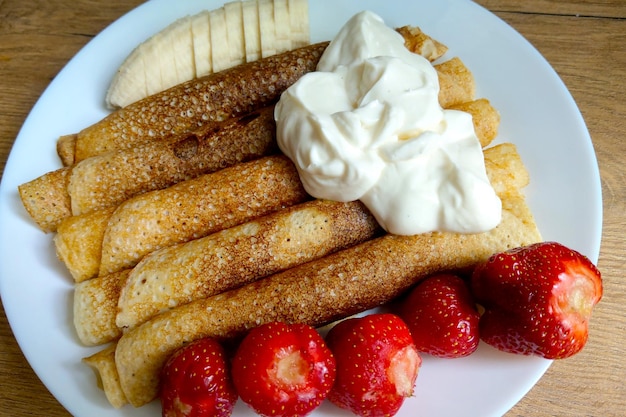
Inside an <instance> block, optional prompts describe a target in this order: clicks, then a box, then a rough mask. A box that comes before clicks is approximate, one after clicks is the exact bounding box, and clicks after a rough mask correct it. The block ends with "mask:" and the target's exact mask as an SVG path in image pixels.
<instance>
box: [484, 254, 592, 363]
mask: <svg viewBox="0 0 626 417" xmlns="http://www.w3.org/2000/svg"><path fill="white" fill-rule="evenodd" d="M472 288H473V291H474V294H475V296H476V298H477V301H478V302H479V303H480V304H482V305H483V306H484V308H485V313H484V314H483V316H482V317H481V319H480V332H481V338H482V339H483V340H485V341H486V342H487V343H489V344H491V345H493V346H495V347H497V348H498V349H501V350H503V351H506V352H514V353H521V354H525V355H539V356H543V357H545V358H548V359H560V358H566V357H568V356H571V355H573V354H575V353H577V352H578V351H580V349H582V347H583V346H584V345H585V343H586V341H587V337H588V321H589V318H590V316H591V310H592V309H593V307H594V306H595V305H596V304H597V303H598V302H599V301H600V298H601V297H602V280H601V278H600V272H599V271H598V269H597V268H596V267H595V266H594V265H593V263H592V262H591V261H590V260H589V259H587V258H586V257H585V256H583V255H581V254H580V253H578V252H576V251H574V250H572V249H569V248H567V247H565V246H563V245H561V244H559V243H555V242H546V243H538V244H534V245H530V246H527V247H523V248H517V249H513V250H510V251H507V252H504V253H501V254H496V255H494V256H492V257H491V258H490V259H489V260H488V261H487V262H486V263H484V264H482V265H480V266H478V267H477V268H476V270H475V272H474V274H473V276H472Z"/></svg>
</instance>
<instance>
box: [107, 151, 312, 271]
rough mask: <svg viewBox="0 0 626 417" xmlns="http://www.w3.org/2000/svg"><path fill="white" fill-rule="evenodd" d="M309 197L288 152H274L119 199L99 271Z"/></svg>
mask: <svg viewBox="0 0 626 417" xmlns="http://www.w3.org/2000/svg"><path fill="white" fill-rule="evenodd" d="M309 198H310V197H309V196H308V195H307V194H306V192H305V191H304V188H303V187H302V184H301V183H300V179H299V177H298V174H297V171H296V169H295V167H294V166H293V164H292V163H291V161H290V160H289V159H288V158H287V157H285V156H282V155H281V156H273V157H266V158H262V159H258V160H255V161H251V162H246V163H242V164H238V165H235V166H233V167H230V168H225V169H223V170H220V171H217V172H214V173H212V174H207V175H203V176H200V177H198V178H195V179H192V180H189V181H184V182H181V183H178V184H176V185H174V186H172V187H169V188H166V189H164V190H158V191H152V192H149V193H145V194H141V195H139V196H137V197H134V198H132V199H130V200H128V201H126V202H124V203H123V204H121V205H120V206H119V207H118V208H117V209H116V210H115V211H114V212H113V214H112V215H111V217H110V218H109V220H108V223H107V227H106V230H105V233H104V237H103V239H102V256H101V262H100V272H99V275H107V274H111V273H113V272H117V271H120V270H122V269H126V268H130V267H133V266H135V265H136V264H137V262H139V260H141V258H142V257H143V256H145V255H147V254H148V253H150V252H153V251H155V250H157V249H160V248H163V247H166V246H170V245H174V244H176V243H183V242H187V241H189V240H193V239H198V238H200V237H204V236H206V235H208V234H210V233H214V232H216V231H218V230H222V229H225V228H228V227H232V226H234V225H237V224H240V223H243V222H245V221H247V220H250V219H253V218H255V217H259V216H262V215H265V214H269V213H271V212H273V211H276V210H278V209H280V208H283V207H285V206H291V205H293V204H297V203H300V202H303V201H305V200H307V199H309Z"/></svg>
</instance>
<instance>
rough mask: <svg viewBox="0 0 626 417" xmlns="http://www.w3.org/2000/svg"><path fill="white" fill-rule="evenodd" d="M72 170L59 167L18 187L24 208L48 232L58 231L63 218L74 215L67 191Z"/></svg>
mask: <svg viewBox="0 0 626 417" xmlns="http://www.w3.org/2000/svg"><path fill="white" fill-rule="evenodd" d="M71 172H72V171H71V170H70V169H69V168H61V169H57V170H56V171H51V172H48V173H46V174H44V175H42V176H41V177H38V178H35V179H34V180H32V181H29V182H26V183H24V184H21V185H19V186H18V187H17V189H18V192H19V194H20V199H21V200H22V204H23V205H24V208H25V209H26V211H27V212H28V214H29V215H30V217H31V218H32V219H33V220H34V221H35V223H37V226H39V228H40V229H41V230H43V231H44V232H46V233H48V232H54V231H56V229H57V227H58V225H59V223H60V222H61V220H62V219H64V218H66V217H68V216H71V215H72V204H71V201H70V196H69V194H68V193H67V186H68V184H69V180H70V174H71Z"/></svg>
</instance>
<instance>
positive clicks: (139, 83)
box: [105, 0, 309, 108]
mask: <svg viewBox="0 0 626 417" xmlns="http://www.w3.org/2000/svg"><path fill="white" fill-rule="evenodd" d="M308 43H309V17H308V0H244V1H231V2H229V3H226V4H224V6H223V7H220V8H218V9H215V10H211V11H208V10H205V11H202V12H200V13H198V14H196V15H193V16H186V17H183V18H181V19H178V20H176V21H175V22H173V23H172V24H171V25H169V26H167V27H166V28H165V29H163V30H162V31H160V32H158V33H157V34H155V35H153V36H152V37H151V38H149V39H147V40H146V41H145V42H143V43H142V44H140V45H139V46H138V47H137V48H135V50H133V51H132V52H131V53H130V55H129V56H128V57H127V58H126V60H124V62H123V63H122V65H121V66H120V67H119V69H118V70H117V72H116V74H115V76H114V77H113V80H112V81H111V85H110V86H109V89H108V91H107V95H106V97H105V99H106V103H107V105H108V106H109V107H110V108H119V107H125V106H127V105H128V104H130V103H133V102H135V101H138V100H140V99H142V98H144V97H146V96H148V95H151V94H155V93H158V92H160V91H163V90H164V89H166V88H169V87H172V86H174V85H176V84H180V83H182V82H185V81H188V80H190V79H193V78H194V77H202V76H205V75H208V74H211V73H213V72H217V71H221V70H223V69H226V68H230V67H232V66H235V65H239V64H242V63H244V62H251V61H256V60H257V59H259V58H263V57H267V56H270V55H274V54H276V53H280V52H284V51H287V50H289V49H293V48H297V47H301V46H305V45H307V44H308Z"/></svg>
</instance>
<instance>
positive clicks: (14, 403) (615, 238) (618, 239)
mask: <svg viewBox="0 0 626 417" xmlns="http://www.w3.org/2000/svg"><path fill="white" fill-rule="evenodd" d="M141 2H142V1H141V0H124V1H122V0H110V1H102V2H98V1H93V0H71V1H70V0H47V1H43V0H27V1H23V0H4V1H0V170H3V169H4V165H5V163H6V159H7V157H8V154H9V151H10V149H11V146H12V144H13V141H14V139H15V137H16V135H17V133H18V131H19V129H20V126H21V125H22V123H23V122H24V119H25V118H26V116H27V114H28V113H29V112H30V110H31V108H32V106H33V105H34V104H35V101H36V100H37V98H38V97H39V95H40V94H41V93H42V92H43V91H44V89H45V88H46V87H47V85H48V84H49V83H50V81H51V79H52V78H53V77H54V76H55V75H56V74H57V73H58V72H59V71H60V70H61V69H62V67H63V66H64V65H65V64H66V63H67V61H68V60H69V59H70V58H71V57H72V56H73V55H74V54H75V53H76V52H77V51H78V50H79V49H80V48H81V47H82V46H83V45H84V44H86V43H87V42H89V41H90V40H91V39H92V38H93V36H95V35H96V34H97V33H98V32H100V31H101V30H102V29H104V28H105V27H106V26H107V25H108V24H109V23H111V22H112V21H113V20H115V19H117V18H118V17H119V16H121V15H122V14H124V13H125V12H127V11H128V10H130V9H131V8H133V7H135V6H136V5H138V4H140V3H141ZM479 3H480V4H481V5H483V6H485V7H486V8H488V9H490V10H491V11H493V12H494V13H495V14H497V15H498V16H500V17H501V18H502V19H504V20H505V21H507V22H508V23H510V24H511V25H512V26H513V27H514V28H515V29H517V30H518V31H519V32H521V33H522V34H523V35H524V36H525V37H526V38H527V39H528V40H529V41H530V42H532V43H533V44H534V45H535V47H537V49H538V50H539V51H540V52H541V53H542V54H543V55H544V56H545V57H546V59H547V60H548V61H549V62H550V63H551V64H552V65H553V67H554V68H555V69H556V71H557V72H558V73H559V75H560V76H561V77H562V79H563V81H564V82H565V84H566V85H567V87H568V88H569V89H570V91H571V93H572V94H573V96H574V99H575V100H576V102H577V104H578V106H579V107H580V109H581V111H582V114H583V116H584V118H585V120H586V122H587V125H588V128H589V131H590V133H591V136H592V138H593V144H594V147H595V150H596V152H597V156H598V160H599V166H600V172H601V177H602V192H603V199H604V228H603V237H602V247H601V252H600V259H599V268H600V270H601V271H602V272H603V277H604V285H605V295H604V299H603V300H602V302H601V303H600V304H599V306H598V307H597V309H596V311H595V314H594V317H593V320H592V322H591V336H590V341H589V343H588V344H587V346H586V347H585V349H584V350H583V351H582V352H581V353H580V354H578V355H576V356H574V357H572V358H570V359H567V360H563V361H559V362H556V363H554V364H553V365H552V366H551V367H550V369H549V370H548V372H547V373H546V374H545V376H544V377H543V378H542V379H541V380H540V381H539V383H538V384H537V385H536V386H535V387H534V388H533V389H532V390H531V391H530V393H528V395H527V396H526V397H525V398H523V399H522V400H521V401H520V402H519V404H517V405H516V406H515V407H514V408H513V409H512V410H511V411H510V412H509V413H508V414H507V416H524V417H529V416H562V417H564V416H572V417H574V416H576V417H580V416H597V417H609V416H623V415H626V361H625V360H624V359H623V356H624V354H626V308H624V306H625V305H626V281H625V280H624V278H623V277H624V269H625V268H626V265H625V263H626V262H625V261H626V256H625V252H624V233H625V231H626V221H625V216H624V213H626V204H625V203H626V169H624V165H625V162H624V160H623V159H624V157H626V140H624V136H626V100H625V98H624V97H626V2H624V1H623V0H595V1H591V0H589V1H585V0H575V1H568V2H561V1H555V0H526V1H523V2H520V1H516V0H480V1H479ZM470 35H471V34H470ZM565 151H566V150H564V152H565ZM0 172H1V171H0ZM583 198H585V196H584V195H581V199H583ZM581 221H584V219H581ZM573 227H575V225H573ZM59 383H63V381H59ZM68 415H69V414H68V413H67V411H65V410H64V409H63V407H62V406H61V405H60V404H59V403H58V402H57V401H56V400H55V399H54V398H53V397H52V396H51V395H50V393H49V392H48V390H47V389H46V388H45V387H44V386H43V385H42V384H41V382H40V381H39V379H38V378H37V376H36V375H35V374H34V373H33V371H32V369H31V368H30V366H29V365H28V363H27V362H26V360H25V359H24V357H23V355H22V353H21V351H20V349H19V347H18V345H17V343H16V341H15V339H14V337H13V335H12V332H11V329H10V327H9V324H8V322H7V319H6V316H5V315H4V310H2V314H1V315H0V416H12V417H21V416H41V417H44V416H45V417H52V416H68ZM434 417H436V416H434Z"/></svg>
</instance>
